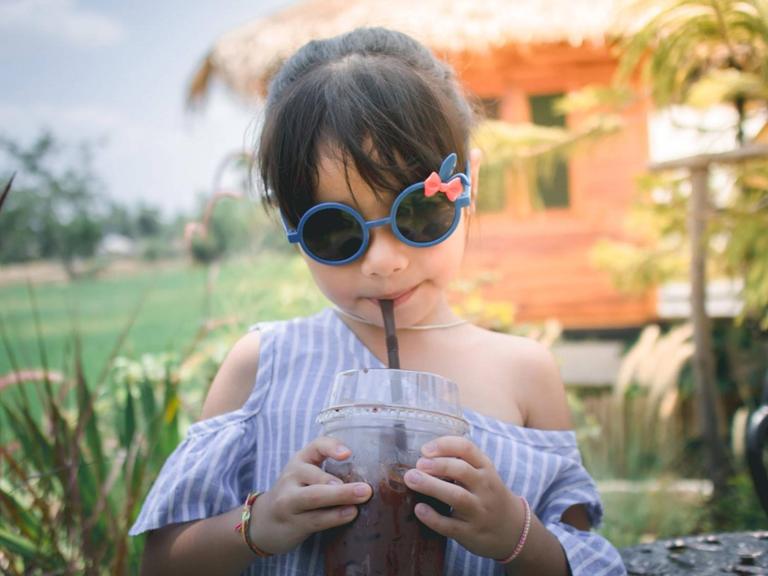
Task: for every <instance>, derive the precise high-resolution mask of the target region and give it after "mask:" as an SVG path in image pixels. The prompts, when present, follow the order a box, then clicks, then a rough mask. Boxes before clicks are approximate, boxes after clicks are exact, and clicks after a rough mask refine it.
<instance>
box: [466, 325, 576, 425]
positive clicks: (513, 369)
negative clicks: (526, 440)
mask: <svg viewBox="0 0 768 576" xmlns="http://www.w3.org/2000/svg"><path fill="white" fill-rule="evenodd" d="M471 341H472V342H473V346H472V349H473V350H475V351H476V354H477V355H478V356H479V358H477V359H476V360H475V362H473V363H474V364H481V363H482V364H484V365H486V366H489V367H492V370H493V371H494V372H495V373H496V374H498V375H499V376H498V383H497V386H498V387H499V388H503V389H505V390H509V391H510V393H511V394H513V395H514V397H515V399H516V402H517V405H518V406H519V409H520V412H521V413H522V418H523V423H524V426H526V427H529V428H538V429H542V430H568V429H570V428H571V419H570V412H569V409H568V403H567V399H566V394H565V387H564V385H563V381H562V378H561V376H560V369H559V366H558V364H557V361H556V360H555V357H554V355H553V354H552V351H551V350H550V349H549V348H548V347H547V346H545V345H544V344H542V343H540V342H538V341H536V340H533V339H531V338H526V337H524V336H518V335H514V334H505V333H501V332H494V331H491V330H486V329H484V328H480V327H473V335H472V338H471ZM495 379H496V378H494V380H495Z"/></svg>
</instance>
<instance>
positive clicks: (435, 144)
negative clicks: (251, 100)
mask: <svg viewBox="0 0 768 576" xmlns="http://www.w3.org/2000/svg"><path fill="white" fill-rule="evenodd" d="M472 119H473V115H472V109H471V107H470V106H469V104H468V103H467V101H466V100H465V98H464V96H463V94H462V91H461V89H460V88H459V85H458V82H457V81H456V78H455V75H454V73H453V70H452V69H451V68H450V67H449V66H448V65H446V64H445V63H443V62H441V61H439V60H437V59H436V58H435V57H434V55H433V54H432V53H431V52H430V51H429V50H428V49H427V48H425V47H424V46H423V45H421V44H420V43H418V42H417V41H416V40H414V39H413V38H411V37H409V36H407V35H405V34H402V33H400V32H395V31H393V30H387V29H384V28H358V29H357V30H353V31H352V32H349V33H347V34H343V35H341V36H336V37H334V38H330V39H327V40H316V41H312V42H309V43H308V44H306V45H305V46H304V47H302V48H301V49H300V50H299V51H298V52H296V54H294V55H293V56H292V57H291V58H289V59H288V60H287V61H286V62H285V63H284V64H283V66H282V67H281V68H280V70H279V71H278V73H277V75H276V76H275V77H274V79H273V80H272V82H271V84H270V87H269V93H268V97H267V103H266V110H265V119H264V125H263V129H262V133H261V140H260V143H259V146H258V155H257V156H258V160H257V164H258V168H259V171H260V176H261V182H262V184H263V192H264V194H262V198H263V199H265V201H266V203H267V205H268V206H277V207H278V208H279V209H280V211H281V213H282V214H283V216H284V217H285V218H286V220H287V221H288V222H290V223H291V224H292V225H294V226H295V225H297V223H298V220H299V218H300V217H301V215H302V214H303V213H304V212H306V211H307V210H308V209H309V208H310V207H311V206H312V205H314V204H315V203H316V200H315V199H316V192H317V183H318V170H317V164H318V159H319V154H320V153H326V154H327V153H329V152H332V153H335V154H338V155H339V158H340V160H342V161H343V163H344V169H345V173H346V174H347V182H348V183H349V180H348V174H349V172H348V171H349V167H350V162H351V163H352V165H354V168H355V169H356V170H357V172H358V173H359V174H360V176H361V177H362V178H363V180H364V181H365V182H366V183H367V184H368V185H369V186H370V187H371V190H372V191H373V192H374V193H375V194H378V193H379V192H380V191H385V192H392V193H394V192H399V191H400V190H402V189H403V188H404V187H405V186H407V185H409V184H412V183H414V182H417V181H419V180H421V179H424V178H426V177H427V176H428V175H429V174H430V173H431V172H432V171H436V170H437V169H438V168H439V167H440V162H441V161H442V160H443V158H444V157H445V156H447V155H448V154H449V153H451V152H456V153H457V154H458V156H459V162H458V163H457V167H458V168H459V169H462V170H463V167H464V165H465V162H466V159H467V154H468V151H467V142H468V138H469V131H470V128H471V124H472ZM321 148H322V150H321Z"/></svg>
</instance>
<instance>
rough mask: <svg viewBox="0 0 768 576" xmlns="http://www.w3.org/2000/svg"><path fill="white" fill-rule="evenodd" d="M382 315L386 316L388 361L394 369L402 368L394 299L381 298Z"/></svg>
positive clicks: (385, 329)
mask: <svg viewBox="0 0 768 576" xmlns="http://www.w3.org/2000/svg"><path fill="white" fill-rule="evenodd" d="M379 306H381V316H382V318H384V333H385V334H386V338H387V361H388V362H389V367H390V368H391V369H392V370H397V369H399V368H400V350H399V349H398V347H397V331H396V330H395V307H394V302H392V300H379Z"/></svg>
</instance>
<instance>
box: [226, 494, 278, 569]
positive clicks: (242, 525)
mask: <svg viewBox="0 0 768 576" xmlns="http://www.w3.org/2000/svg"><path fill="white" fill-rule="evenodd" d="M261 494H262V492H249V493H248V496H247V497H246V498H245V503H244V504H243V516H242V519H241V520H240V522H239V523H238V525H237V526H235V532H240V534H241V535H242V536H243V540H244V541H245V543H246V544H247V545H248V548H250V549H251V551H252V552H253V553H254V554H256V556H258V557H259V558H268V557H269V556H272V554H270V553H269V552H265V551H264V550H262V549H261V548H259V547H258V546H256V544H254V543H253V540H251V509H252V508H253V503H254V502H256V498H258V497H259V496H261Z"/></svg>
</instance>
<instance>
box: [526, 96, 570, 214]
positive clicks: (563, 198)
mask: <svg viewBox="0 0 768 576" xmlns="http://www.w3.org/2000/svg"><path fill="white" fill-rule="evenodd" d="M562 97H563V94H562V93H560V94H539V95H536V96H529V98H528V103H529V105H530V107H531V122H533V123H534V124H537V125H539V126H558V127H563V128H564V127H565V116H564V115H563V114H560V113H558V112H557V110H555V102H556V101H557V100H558V99H559V98H562ZM536 188H537V191H538V197H539V200H540V201H541V204H542V206H543V207H544V208H545V209H547V208H567V207H568V206H569V205H570V192H569V186H568V162H567V161H566V160H562V159H558V160H556V161H555V164H554V166H553V167H552V170H551V171H550V172H548V173H546V174H539V175H538V176H537V177H536Z"/></svg>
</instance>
